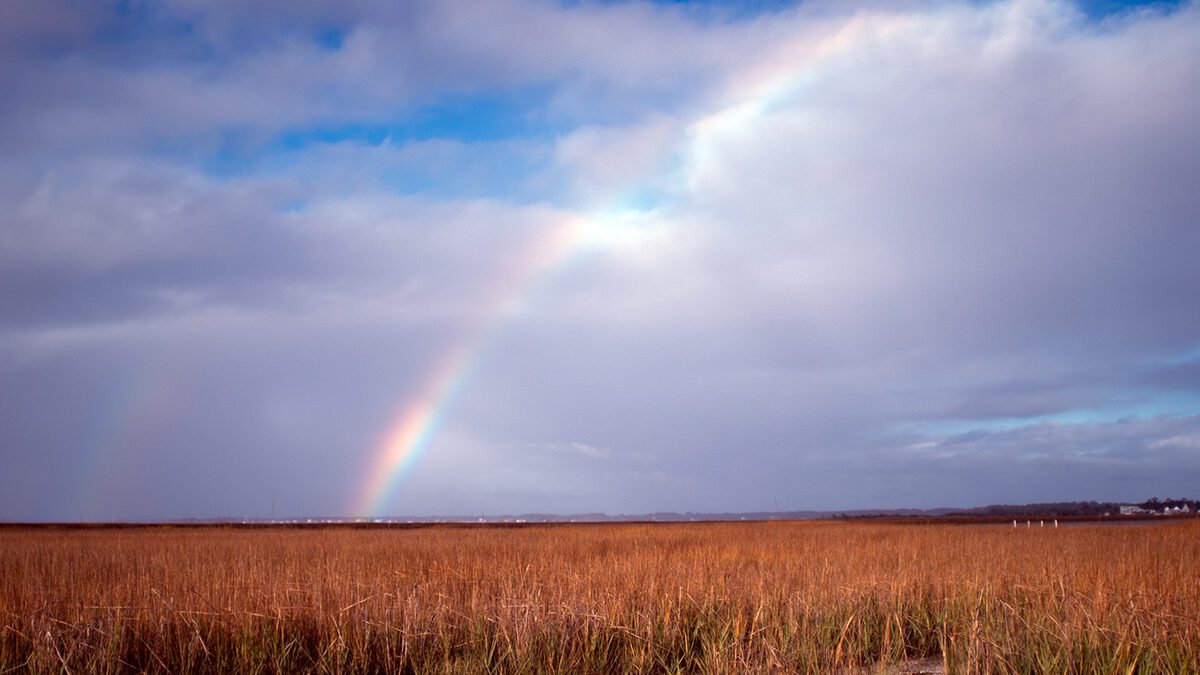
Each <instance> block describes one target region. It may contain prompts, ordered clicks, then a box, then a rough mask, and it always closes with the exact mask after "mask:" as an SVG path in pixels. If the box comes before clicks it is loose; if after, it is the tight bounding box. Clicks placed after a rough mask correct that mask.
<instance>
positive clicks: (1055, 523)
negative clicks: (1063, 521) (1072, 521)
mask: <svg viewBox="0 0 1200 675" xmlns="http://www.w3.org/2000/svg"><path fill="white" fill-rule="evenodd" d="M1054 526H1055V527H1058V518H1055V519H1054Z"/></svg>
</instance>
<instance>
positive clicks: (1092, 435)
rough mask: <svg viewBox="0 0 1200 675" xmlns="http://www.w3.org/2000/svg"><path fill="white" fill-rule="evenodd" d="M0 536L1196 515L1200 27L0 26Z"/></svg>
mask: <svg viewBox="0 0 1200 675" xmlns="http://www.w3.org/2000/svg"><path fill="white" fill-rule="evenodd" d="M0 91H2V92H3V95H2V96H0V520H8V521H14V520H21V521H24V520H31V521H40V520H65V521H75V520H160V519H178V518H241V517H253V518H263V517H271V516H274V517H280V518H282V517H308V516H340V517H385V516H434V515H461V514H483V515H487V514H492V515H498V514H520V513H531V512H541V513H560V514H571V513H586V512H606V513H610V514H635V513H649V512H657V511H707V512H716V511H774V510H777V509H783V510H801V509H821V510H846V509H856V508H898V507H938V506H978V505H985V504H992V503H1022V502H1033V501H1066V500H1101V501H1141V500H1144V499H1146V498H1149V497H1151V496H1158V497H1164V498H1165V497H1179V496H1191V497H1196V496H1197V493H1196V486H1197V485H1200V264H1198V262H1197V261H1198V259H1200V6H1198V5H1196V4H1193V3H1192V2H1168V3H1128V2H1112V1H1101V2H1072V1H1070V0H990V1H972V2H966V1H956V0H934V1H929V2H924V1H920V0H901V1H899V2H896V1H888V2H881V1H873V0H861V1H860V0H838V1H836V2H835V1H832V0H829V1H827V0H806V1H803V2H798V3H792V2H783V1H767V2H746V3H740V2H733V1H726V2H710V3H701V2H693V3H686V2H685V3H651V2H641V1H629V2H626V1H614V2H598V1H593V0H578V1H574V0H572V1H562V2H554V1H552V0H489V1H488V2H475V1H468V0H438V1H431V2H424V1H422V0H415V1H413V2H399V3H386V2H366V1H349V2H336V3H334V2H328V3H326V2H318V1H315V0H301V1H295V0H289V1H286V2H285V1H283V0H263V1H261V2H254V3H246V2H241V1H237V0H215V1H212V0H204V1H199V0H160V1H156V2H142V1H138V0H129V1H124V2H117V3H110V2H77V1H74V0H15V1H10V2H5V3H3V5H2V6H0Z"/></svg>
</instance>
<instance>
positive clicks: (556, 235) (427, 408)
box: [351, 15, 906, 518]
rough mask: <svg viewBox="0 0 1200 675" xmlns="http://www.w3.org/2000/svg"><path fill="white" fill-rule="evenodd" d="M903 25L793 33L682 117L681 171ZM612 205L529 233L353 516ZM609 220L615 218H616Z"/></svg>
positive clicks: (597, 229)
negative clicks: (523, 251) (810, 80)
mask: <svg viewBox="0 0 1200 675" xmlns="http://www.w3.org/2000/svg"><path fill="white" fill-rule="evenodd" d="M905 25H906V24H905V22H904V21H903V20H902V19H900V18H899V17H895V16H886V15H885V16H884V17H881V18H879V17H877V18H876V19H875V20H868V19H867V18H866V17H863V16H856V17H855V18H852V19H850V20H849V21H847V22H846V23H845V24H843V25H842V26H841V27H840V28H839V29H838V30H835V31H833V33H832V35H830V36H828V37H826V38H825V39H821V40H816V41H806V40H800V41H798V42H797V43H796V44H795V45H792V49H789V50H787V52H786V53H784V54H782V55H780V57H781V58H778V59H777V60H775V61H774V62H772V63H768V64H765V65H764V67H762V68H761V69H760V70H758V72H751V73H750V74H749V77H747V78H745V79H744V80H743V81H741V82H739V83H736V86H735V87H733V89H732V91H731V92H730V96H729V98H730V99H731V104H729V105H726V106H720V107H718V108H717V110H716V112H714V113H713V114H711V115H708V116H705V117H701V118H699V119H697V120H696V121H695V122H693V123H692V124H691V125H689V127H688V129H687V138H686V141H685V143H686V147H685V152H684V153H683V158H682V159H683V163H684V164H685V165H686V166H685V167H684V169H685V173H686V169H688V168H692V169H694V168H696V167H698V166H702V165H703V164H704V163H705V162H706V161H707V155H708V154H709V150H710V148H709V144H710V143H711V142H714V141H719V140H720V139H722V138H725V139H728V138H729V137H730V136H731V135H736V134H737V133H738V131H739V130H740V129H744V128H746V127H748V126H751V125H753V124H755V122H756V121H757V120H758V118H759V117H760V116H762V115H764V114H768V113H769V112H770V108H771V107H772V105H773V104H775V103H778V102H780V101H781V100H786V99H787V98H790V97H794V96H796V95H797V93H798V91H797V90H798V88H799V89H802V88H803V85H804V83H805V82H806V81H807V80H806V78H807V77H810V76H812V75H813V74H814V67H816V68H817V69H819V66H820V64H821V62H823V61H825V60H826V59H828V58H830V57H832V56H835V55H836V54H837V53H839V52H841V51H843V50H845V49H847V48H849V47H852V46H853V45H854V44H855V43H857V42H859V41H860V40H861V39H863V38H864V37H868V36H871V35H875V36H879V35H884V34H887V33H890V32H893V31H895V30H896V29H897V28H901V27H903V26H905ZM684 182H685V183H686V182H688V181H686V180H685V181H684ZM689 187H691V186H689ZM611 211H612V209H610V212H605V213H604V214H603V215H600V216H597V217H594V218H583V217H579V216H572V217H567V218H564V219H563V221H562V222H561V223H559V224H557V225H556V226H555V227H552V228H550V230H549V231H548V232H547V233H546V234H545V235H544V236H543V237H542V238H540V239H539V240H538V241H536V242H535V244H534V246H533V247H532V249H531V253H530V255H528V256H527V257H526V258H525V260H524V262H523V264H520V265H518V266H516V268H515V269H514V270H513V271H512V273H510V275H509V278H508V279H506V280H503V281H502V282H501V283H500V284H498V285H497V286H496V288H499V289H500V293H499V300H498V302H497V303H496V309H495V311H492V312H489V313H488V315H487V316H486V317H485V318H484V320H482V321H481V322H480V324H479V325H478V326H477V327H476V329H475V330H474V331H472V332H471V334H470V336H469V337H468V338H467V339H464V340H463V341H462V342H460V343H459V344H458V345H456V346H455V347H454V348H452V349H451V350H450V351H449V352H448V353H447V354H446V355H445V356H444V357H443V358H442V359H441V360H440V361H439V362H438V363H437V364H436V366H435V367H434V368H433V369H432V370H431V371H430V373H429V374H428V375H427V376H426V378H425V380H424V381H423V382H422V383H421V385H420V386H419V387H417V389H416V394H415V395H414V396H413V397H412V398H411V400H410V401H409V402H408V404H407V405H406V406H405V407H404V408H403V409H402V410H401V413H400V415H399V416H398V418H397V419H396V421H395V422H394V423H393V424H392V425H391V427H390V428H389V431H388V432H387V433H386V434H385V435H384V437H383V441H382V442H381V443H380V444H379V446H378V448H377V449H376V450H375V452H374V460H373V461H372V462H371V466H370V469H369V473H368V480H367V481H366V484H365V487H364V488H363V490H362V491H361V493H360V494H359V495H358V496H357V498H356V500H355V502H354V504H353V506H352V508H351V513H353V514H354V515H355V516H356V517H360V518H371V517H378V516H380V515H382V513H383V511H384V509H385V507H386V506H387V503H388V500H389V499H390V498H391V496H392V494H393V492H394V491H395V489H396V487H397V486H398V485H399V483H400V482H401V481H402V479H403V478H404V476H405V475H407V473H408V472H409V471H410V470H411V469H412V467H413V466H414V465H415V463H416V462H417V460H418V459H420V457H421V456H422V455H423V454H424V453H425V451H426V450H427V449H428V448H429V445H430V443H431V442H432V441H433V439H434V437H435V436H436V435H437V432H438V430H439V429H440V427H441V425H442V422H443V421H444V420H445V418H446V415H447V411H448V409H449V408H451V407H452V405H453V402H454V400H455V398H456V397H457V396H458V394H459V392H461V391H462V389H463V385H464V384H465V383H466V381H467V380H468V379H469V378H470V376H471V374H472V372H473V371H474V370H475V366H476V364H477V363H478V362H479V360H480V355H481V353H482V352H483V351H484V349H485V347H486V345H487V342H488V339H489V338H490V337H491V336H492V335H494V334H495V333H496V331H497V328H498V327H499V326H500V325H501V324H502V323H504V322H505V321H506V320H507V319H508V318H510V317H512V316H515V315H516V314H517V313H519V311H520V309H521V306H522V304H523V301H524V299H525V298H527V297H528V296H529V294H530V291H531V290H532V288H533V287H534V286H535V285H536V282H537V281H538V280H539V279H541V278H542V277H543V276H545V275H546V274H547V272H549V271H550V270H552V269H554V268H556V267H558V266H560V265H562V264H563V263H564V262H565V261H566V260H568V259H569V258H570V257H571V255H572V253H574V252H576V251H579V250H582V249H583V248H584V246H585V244H587V243H588V242H593V243H597V244H599V245H601V246H604V245H607V244H608V243H611V242H610V241H609V239H608V237H609V236H610V235H612V234H613V233H614V231H615V232H616V233H617V234H618V236H619V235H620V232H621V230H623V229H626V226H625V225H623V224H622V223H621V222H619V221H620V220H621V219H622V218H623V216H624V215H626V214H621V213H616V214H612V213H611ZM642 215H646V214H642ZM614 221H617V222H616V223H615V225H614Z"/></svg>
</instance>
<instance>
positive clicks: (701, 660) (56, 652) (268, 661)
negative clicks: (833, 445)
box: [0, 521, 1200, 674]
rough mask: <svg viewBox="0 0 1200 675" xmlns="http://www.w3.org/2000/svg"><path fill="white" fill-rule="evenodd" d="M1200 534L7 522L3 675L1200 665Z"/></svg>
mask: <svg viewBox="0 0 1200 675" xmlns="http://www.w3.org/2000/svg"><path fill="white" fill-rule="evenodd" d="M1198 535H1200V522H1197V521H1187V522H1178V523H1170V524H1157V525H1145V526H1127V527H1103V526H1077V527H1070V528H1059V529H1049V528H1047V529H1041V528H1035V529H1033V530H1026V529H1024V528H1021V529H1013V528H1006V527H1002V526H951V525H940V526H936V525H935V526H915V525H880V524H864V523H832V522H800V523H710V524H658V525H576V526H546V527H525V528H510V527H470V528H466V527H430V528H424V529H395V530H391V529H355V528H336V527H335V528H326V529H313V530H299V529H239V528H170V527H163V528H148V529H99V530H96V529H75V530H69V529H68V530H64V529H57V530H55V529H45V528H28V529H21V528H9V529H4V530H0V672H10V671H12V672H72V673H83V672H90V673H122V672H151V673H225V672H245V673H291V672H330V673H385V672H387V673H392V672H401V673H477V672H497V673H535V672H547V673H549V672H554V673H610V672H629V673H691V672H701V673H729V672H762V673H767V672H772V673H773V672H800V673H831V672H845V673H852V672H863V670H862V669H863V668H871V667H877V666H878V665H880V664H888V663H897V662H900V661H903V660H906V659H920V658H930V657H936V658H939V659H941V660H942V661H943V663H944V666H945V668H946V672H948V673H1047V672H1054V673H1105V674H1108V673H1113V674H1116V673H1121V674H1127V673H1196V672H1200V623H1198V621H1197V617H1198V616H1200V543H1198Z"/></svg>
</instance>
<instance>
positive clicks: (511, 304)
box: [352, 217, 592, 517]
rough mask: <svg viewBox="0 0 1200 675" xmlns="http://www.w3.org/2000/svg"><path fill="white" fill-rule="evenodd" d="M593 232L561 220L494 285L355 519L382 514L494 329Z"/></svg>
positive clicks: (432, 379) (394, 440) (385, 453)
mask: <svg viewBox="0 0 1200 675" xmlns="http://www.w3.org/2000/svg"><path fill="white" fill-rule="evenodd" d="M591 230H592V224H591V223H589V222H588V221H587V220H585V219H583V218H579V217H568V218H564V219H563V221H562V222H560V223H558V224H556V225H554V226H552V227H550V228H549V229H548V231H547V232H545V233H544V234H543V236H541V237H539V238H538V239H537V240H536V241H535V242H534V244H533V246H531V247H530V251H529V253H528V254H527V255H526V256H524V257H523V258H522V259H521V260H520V261H518V264H516V265H513V266H512V268H511V269H510V270H509V271H508V274H507V276H506V278H502V279H501V280H500V282H499V283H497V284H496V285H495V286H494V288H497V289H499V290H498V293H497V298H496V301H495V304H494V306H493V308H492V309H491V310H490V311H488V312H487V313H486V314H485V316H484V317H483V318H482V320H480V321H479V322H477V325H476V327H475V329H474V330H473V331H472V332H471V334H470V335H469V336H468V337H467V338H466V339H464V340H462V341H461V342H459V344H457V345H456V346H455V347H454V348H453V349H451V350H450V351H449V352H448V353H447V354H446V355H445V356H444V357H442V359H441V360H440V361H438V363H437V364H436V366H435V367H434V368H432V369H431V370H430V372H429V374H428V375H427V376H426V377H425V379H424V381H422V383H421V385H420V387H418V388H417V389H416V392H415V394H413V395H412V397H411V398H410V399H409V403H408V404H407V405H406V406H405V407H404V408H403V409H402V411H401V413H400V416H399V417H398V418H397V419H396V421H395V422H394V423H393V424H392V425H391V427H390V429H389V431H388V433H387V434H386V436H385V437H384V439H383V441H382V443H380V445H379V446H378V449H377V451H376V457H375V459H374V461H373V462H372V465H371V468H370V470H369V474H368V480H367V483H366V486H365V487H364V489H363V490H362V492H361V493H360V494H359V496H358V498H357V500H356V501H355V504H354V506H353V509H352V512H353V513H354V514H355V515H356V516H358V517H374V516H377V515H379V514H380V512H381V511H382V510H383V509H384V507H385V506H386V505H387V502H388V499H389V498H390V497H391V496H392V493H393V492H394V490H395V488H396V486H397V485H398V484H399V483H400V481H401V480H402V479H403V478H404V476H405V475H406V474H407V473H408V472H409V470H411V469H412V467H413V466H414V465H415V464H416V462H417V460H418V459H420V457H421V455H422V454H424V452H425V451H426V450H427V449H428V448H429V445H430V443H431V442H432V441H433V439H434V437H435V436H436V435H437V432H438V430H439V429H440V428H441V425H442V422H443V421H444V420H445V418H446V414H447V412H448V410H449V409H450V408H451V407H452V404H453V402H454V400H455V399H456V398H457V396H458V394H459V392H460V391H462V388H463V385H464V384H465V383H466V382H467V380H468V379H470V376H471V374H472V373H473V372H474V370H475V366H476V364H477V363H478V362H479V358H480V354H481V353H482V352H483V351H484V348H485V347H486V345H487V342H488V340H489V339H490V338H491V336H492V335H494V334H495V333H496V328H497V326H498V325H499V324H501V323H502V322H504V321H505V320H506V319H509V318H511V317H513V316H515V315H516V314H518V313H519V312H520V310H521V308H522V306H523V304H524V302H525V301H526V299H527V297H528V296H529V294H530V292H531V291H532V289H533V287H534V286H536V283H537V281H538V280H539V279H540V278H541V277H543V276H544V275H545V274H546V272H548V271H550V270H551V269H553V268H554V267H555V266H557V265H558V264H560V263H561V262H563V261H564V260H566V259H567V258H568V257H569V256H570V255H571V254H572V253H573V252H575V251H577V250H579V249H580V247H581V244H583V243H584V242H586V241H587V240H588V238H589V232H591Z"/></svg>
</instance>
